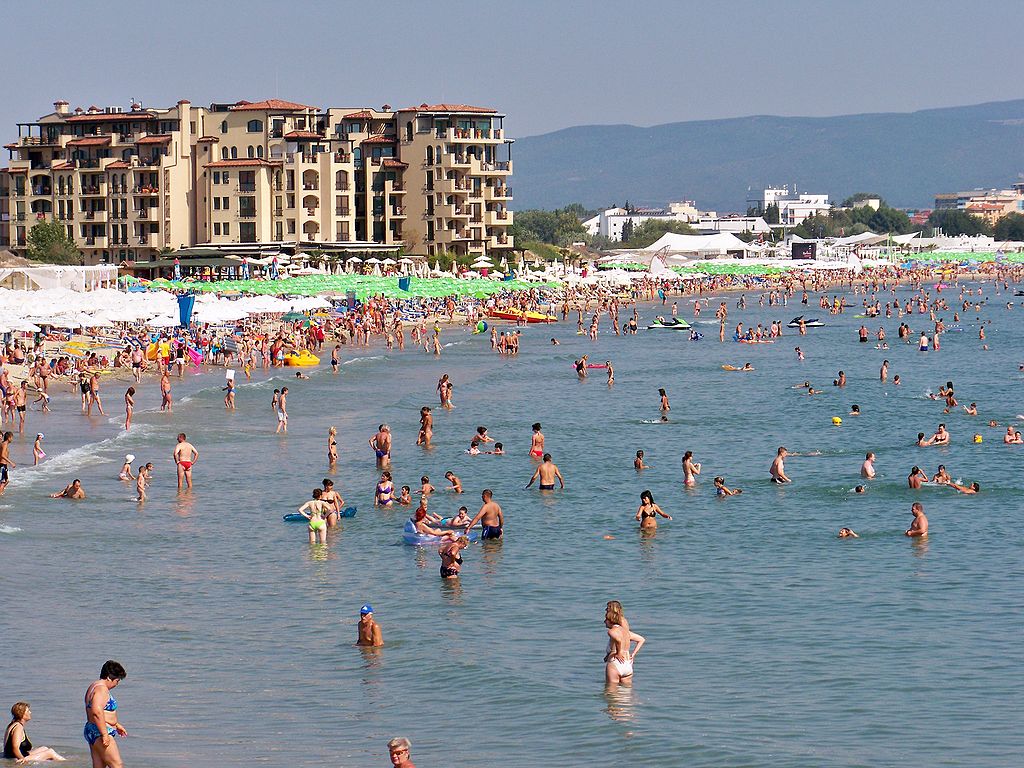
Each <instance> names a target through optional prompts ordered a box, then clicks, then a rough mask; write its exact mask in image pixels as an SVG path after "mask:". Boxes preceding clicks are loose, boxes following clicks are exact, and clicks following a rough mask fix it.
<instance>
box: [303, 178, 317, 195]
mask: <svg viewBox="0 0 1024 768" xmlns="http://www.w3.org/2000/svg"><path fill="white" fill-rule="evenodd" d="M302 188H303V189H304V190H306V191H307V192H316V191H318V190H319V189H320V184H319V183H318V182H307V181H304V182H303V183H302Z"/></svg>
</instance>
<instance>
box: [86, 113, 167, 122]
mask: <svg viewBox="0 0 1024 768" xmlns="http://www.w3.org/2000/svg"><path fill="white" fill-rule="evenodd" d="M104 120H106V121H109V122H121V121H123V120H156V115H154V114H153V113H152V112H111V113H107V112H100V113H98V114H95V115H89V114H83V115H70V116H69V117H68V118H67V121H68V122H69V123H87V122H99V121H104Z"/></svg>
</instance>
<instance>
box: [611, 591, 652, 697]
mask: <svg viewBox="0 0 1024 768" xmlns="http://www.w3.org/2000/svg"><path fill="white" fill-rule="evenodd" d="M604 626H605V628H606V629H607V633H608V650H607V652H606V653H605V656H604V662H605V664H604V679H605V683H606V684H608V685H617V684H619V683H622V684H625V685H628V684H629V683H631V682H632V681H633V660H634V659H635V658H636V655H637V654H638V653H639V652H640V649H641V648H642V647H643V646H644V643H645V642H646V640H645V638H644V637H643V636H641V635H638V634H636V633H635V632H633V631H632V630H630V628H629V623H628V622H627V621H626V617H625V616H624V615H623V613H622V605H621V603H619V602H618V601H617V600H613V601H612V602H610V603H608V607H607V608H606V609H605V612H604ZM633 643H636V647H632V645H633Z"/></svg>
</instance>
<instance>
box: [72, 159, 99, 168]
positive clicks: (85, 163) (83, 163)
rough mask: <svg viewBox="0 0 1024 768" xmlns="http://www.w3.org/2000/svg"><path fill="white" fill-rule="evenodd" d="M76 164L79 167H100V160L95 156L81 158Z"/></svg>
mask: <svg viewBox="0 0 1024 768" xmlns="http://www.w3.org/2000/svg"><path fill="white" fill-rule="evenodd" d="M75 166H76V167H78V168H99V167H100V161H99V160H97V159H96V158H94V157H85V158H79V159H78V160H76V161H75Z"/></svg>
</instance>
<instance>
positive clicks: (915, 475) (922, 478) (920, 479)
mask: <svg viewBox="0 0 1024 768" xmlns="http://www.w3.org/2000/svg"><path fill="white" fill-rule="evenodd" d="M927 482H928V475H926V474H925V473H924V472H923V471H922V470H921V468H920V467H913V468H912V469H911V470H910V474H909V475H907V485H908V486H910V487H911V488H912V489H914V490H915V491H916V490H917V489H918V488H920V487H921V486H922V485H924V484H925V483H927Z"/></svg>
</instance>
